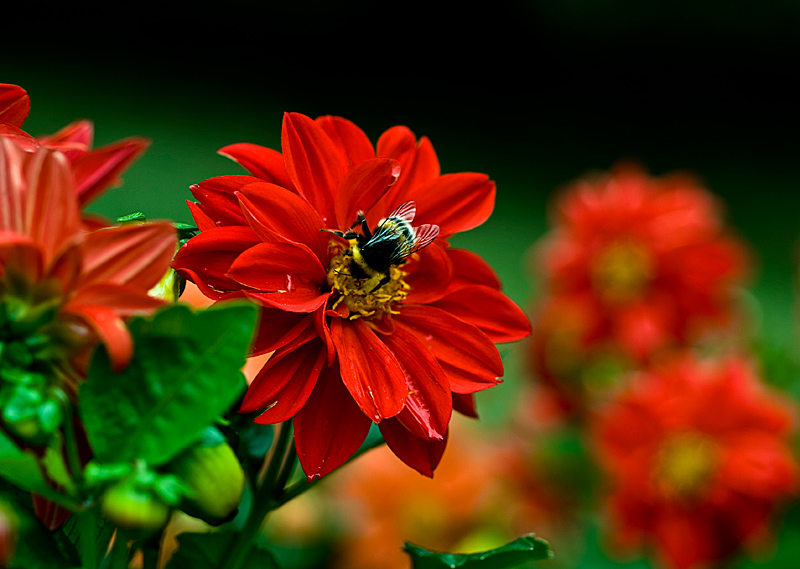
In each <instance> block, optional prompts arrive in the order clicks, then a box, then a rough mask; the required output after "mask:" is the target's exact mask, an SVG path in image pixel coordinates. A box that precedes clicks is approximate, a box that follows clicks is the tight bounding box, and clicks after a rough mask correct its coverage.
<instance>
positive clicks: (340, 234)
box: [320, 229, 347, 239]
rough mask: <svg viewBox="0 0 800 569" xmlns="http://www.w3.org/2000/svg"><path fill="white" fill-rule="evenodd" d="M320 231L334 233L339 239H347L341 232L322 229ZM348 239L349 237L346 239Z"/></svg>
mask: <svg viewBox="0 0 800 569" xmlns="http://www.w3.org/2000/svg"><path fill="white" fill-rule="evenodd" d="M320 231H326V232H328V233H333V234H334V235H338V236H339V237H345V235H344V233H342V232H341V231H336V230H335V229H320ZM345 239H347V237H345Z"/></svg>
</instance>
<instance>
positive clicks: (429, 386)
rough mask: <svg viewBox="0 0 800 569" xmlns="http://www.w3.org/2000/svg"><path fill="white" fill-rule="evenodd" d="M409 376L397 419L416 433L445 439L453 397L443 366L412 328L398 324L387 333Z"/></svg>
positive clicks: (388, 341) (436, 438) (423, 436)
mask: <svg viewBox="0 0 800 569" xmlns="http://www.w3.org/2000/svg"><path fill="white" fill-rule="evenodd" d="M383 342H384V343H385V344H386V345H387V346H388V347H389V349H390V350H392V353H394V355H395V357H396V358H397V361H398V362H399V363H400V366H401V368H402V369H403V372H404V373H405V377H406V387H407V389H408V397H407V398H406V405H405V408H404V409H403V410H402V411H401V412H400V414H399V415H398V416H397V419H398V420H399V421H400V422H401V423H403V425H405V427H406V428H407V429H408V430H409V431H411V433H412V434H414V435H415V436H418V437H421V438H424V439H427V440H442V439H443V438H444V435H445V433H446V432H447V425H448V424H449V423H450V415H451V414H452V411H453V398H452V395H451V393H450V382H449V381H448V378H447V376H446V375H445V373H444V371H443V370H442V367H441V366H440V365H439V363H438V362H437V361H436V358H435V357H433V356H432V355H431V354H430V352H428V350H426V349H425V348H426V346H425V345H424V344H423V343H422V342H421V341H420V340H418V339H417V334H416V333H415V331H413V330H412V329H411V328H406V327H402V326H400V325H399V323H398V326H397V327H396V329H395V332H394V334H390V335H388V336H384V337H383Z"/></svg>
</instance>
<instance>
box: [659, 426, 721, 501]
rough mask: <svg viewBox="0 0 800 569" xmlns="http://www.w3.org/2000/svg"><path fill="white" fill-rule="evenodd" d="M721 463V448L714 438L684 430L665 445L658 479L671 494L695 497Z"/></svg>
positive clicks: (661, 452)
mask: <svg viewBox="0 0 800 569" xmlns="http://www.w3.org/2000/svg"><path fill="white" fill-rule="evenodd" d="M717 464H718V457H717V448H716V446H715V444H714V442H713V441H711V439H709V438H708V437H706V436H704V435H702V434H700V433H691V432H690V433H681V434H678V435H676V436H675V437H673V438H672V439H670V440H668V441H667V442H666V443H665V444H664V445H663V446H662V447H661V450H660V451H659V454H658V456H657V458H656V466H655V469H654V476H655V482H656V484H657V486H658V487H659V489H660V490H661V492H662V493H664V494H665V495H667V496H669V497H672V498H678V499H690V498H694V497H697V496H698V495H699V494H701V493H702V492H703V491H704V490H705V489H706V488H707V486H708V483H709V481H710V480H711V477H712V475H713V474H714V471H715V469H716V467H717Z"/></svg>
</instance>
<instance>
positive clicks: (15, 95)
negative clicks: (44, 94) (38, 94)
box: [0, 83, 31, 127]
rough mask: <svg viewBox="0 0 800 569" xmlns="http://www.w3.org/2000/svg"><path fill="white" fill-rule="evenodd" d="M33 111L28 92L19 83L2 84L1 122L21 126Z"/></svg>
mask: <svg viewBox="0 0 800 569" xmlns="http://www.w3.org/2000/svg"><path fill="white" fill-rule="evenodd" d="M30 111H31V99H30V97H29V96H28V93H27V92H26V91H25V89H23V88H22V87H20V86H18V85H9V84H7V83H2V84H0V123H8V124H10V125H12V126H16V127H21V126H22V123H24V122H25V119H26V118H28V113H30Z"/></svg>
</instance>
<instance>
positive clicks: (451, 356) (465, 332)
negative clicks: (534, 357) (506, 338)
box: [395, 304, 503, 393]
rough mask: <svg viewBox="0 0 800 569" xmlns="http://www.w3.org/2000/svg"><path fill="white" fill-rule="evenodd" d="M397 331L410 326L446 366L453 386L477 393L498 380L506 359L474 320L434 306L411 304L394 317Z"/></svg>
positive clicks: (453, 387) (428, 349) (455, 388)
mask: <svg viewBox="0 0 800 569" xmlns="http://www.w3.org/2000/svg"><path fill="white" fill-rule="evenodd" d="M395 324H396V329H397V330H398V331H401V330H404V329H407V330H410V331H413V332H412V333H413V334H414V335H415V336H416V337H417V338H419V339H420V340H421V343H422V345H423V347H424V350H423V351H424V352H430V353H431V354H432V355H433V356H434V357H435V358H436V359H437V360H438V362H439V364H440V365H441V366H442V368H443V369H444V371H445V373H446V374H447V377H448V379H449V380H450V388H451V389H452V390H453V391H455V392H457V393H474V392H476V391H481V390H483V389H488V388H489V387H492V386H493V385H497V384H498V383H499V381H498V378H499V377H501V376H502V375H503V361H502V360H501V359H500V354H499V352H498V351H497V348H496V347H495V346H494V344H493V343H492V340H490V339H489V337H488V336H487V335H486V334H484V333H483V332H481V331H480V330H479V329H478V328H476V327H475V326H473V325H471V324H467V323H465V322H462V321H461V320H459V319H458V318H456V317H455V316H453V315H451V314H448V313H447V312H445V311H443V310H440V309H438V308H434V307H432V306H420V305H414V304H409V305H406V306H403V309H402V311H401V313H400V315H399V316H397V317H396V318H395Z"/></svg>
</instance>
